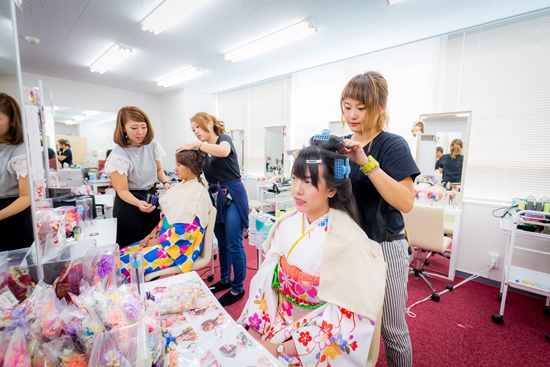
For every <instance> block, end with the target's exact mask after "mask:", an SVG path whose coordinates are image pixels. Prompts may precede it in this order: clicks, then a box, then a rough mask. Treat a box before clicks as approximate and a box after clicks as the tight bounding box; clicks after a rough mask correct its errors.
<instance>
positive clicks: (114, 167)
mask: <svg viewBox="0 0 550 367" xmlns="http://www.w3.org/2000/svg"><path fill="white" fill-rule="evenodd" d="M165 155H166V153H165V152H164V150H163V149H162V147H161V146H160V144H159V143H158V142H157V141H156V140H153V141H151V143H149V144H147V145H142V146H140V147H127V148H123V147H121V146H119V145H115V147H114V148H113V151H112V152H111V154H110V155H109V158H107V161H106V162H105V173H107V174H110V173H113V172H115V171H117V172H118V173H120V174H121V175H126V176H128V189H130V190H147V189H149V188H151V187H152V186H153V184H154V183H155V182H156V181H157V161H159V162H160V161H161V159H162V157H163V156H165Z"/></svg>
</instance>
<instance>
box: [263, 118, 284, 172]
mask: <svg viewBox="0 0 550 367" xmlns="http://www.w3.org/2000/svg"><path fill="white" fill-rule="evenodd" d="M285 138H286V127H285V126H271V127H266V128H265V174H266V176H268V177H272V176H280V177H282V176H283V175H284V158H285V157H284V154H285Z"/></svg>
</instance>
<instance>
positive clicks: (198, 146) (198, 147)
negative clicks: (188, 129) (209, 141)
mask: <svg viewBox="0 0 550 367" xmlns="http://www.w3.org/2000/svg"><path fill="white" fill-rule="evenodd" d="M201 145H202V141H201V142H200V143H199V145H197V150H201Z"/></svg>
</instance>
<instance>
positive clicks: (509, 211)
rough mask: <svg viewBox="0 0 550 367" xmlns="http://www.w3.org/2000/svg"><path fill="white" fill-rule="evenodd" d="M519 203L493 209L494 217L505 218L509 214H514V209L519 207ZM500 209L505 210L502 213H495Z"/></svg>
mask: <svg viewBox="0 0 550 367" xmlns="http://www.w3.org/2000/svg"><path fill="white" fill-rule="evenodd" d="M517 207H518V205H517V204H516V205H510V206H503V207H502V208H497V209H495V210H493V213H492V214H493V217H495V218H505V217H506V216H507V215H510V216H512V213H511V212H512V209H515V208H517ZM499 210H504V212H503V213H502V215H496V214H495V213H496V212H497V211H499Z"/></svg>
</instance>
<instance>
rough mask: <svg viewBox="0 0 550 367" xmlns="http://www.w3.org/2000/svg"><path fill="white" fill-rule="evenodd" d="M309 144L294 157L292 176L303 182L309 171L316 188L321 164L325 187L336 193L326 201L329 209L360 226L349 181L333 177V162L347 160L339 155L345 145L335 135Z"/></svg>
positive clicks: (311, 141)
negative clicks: (317, 161) (341, 212)
mask: <svg viewBox="0 0 550 367" xmlns="http://www.w3.org/2000/svg"><path fill="white" fill-rule="evenodd" d="M309 143H310V146H308V147H305V148H303V149H302V150H301V151H300V153H299V154H298V156H297V157H296V160H295V161H294V165H293V166H292V175H293V176H294V177H296V178H298V179H300V180H305V178H306V176H308V169H309V176H310V180H311V183H312V184H313V186H315V187H316V188H318V187H319V186H318V185H319V164H322V165H323V166H324V169H323V178H324V179H325V182H326V184H327V187H328V188H329V189H333V190H335V191H336V194H335V195H334V196H333V197H332V198H329V200H328V205H329V207H331V208H333V209H338V210H341V211H344V212H346V213H347V214H348V215H349V216H350V217H351V218H352V219H353V220H354V221H355V222H356V223H357V224H358V225H360V223H361V222H360V218H359V210H358V209H357V203H356V201H355V197H354V196H353V192H352V189H351V180H350V179H349V178H341V179H340V178H336V177H334V160H335V159H344V160H345V159H346V158H347V156H346V155H344V154H342V153H340V152H341V151H342V149H343V148H344V147H345V146H346V143H345V142H344V141H343V140H342V139H340V138H339V137H337V136H336V135H331V136H330V138H329V139H328V140H326V141H323V140H315V139H314V137H312V138H311V139H310V141H309ZM319 159H320V160H321V163H319V164H311V163H307V161H312V160H319Z"/></svg>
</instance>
